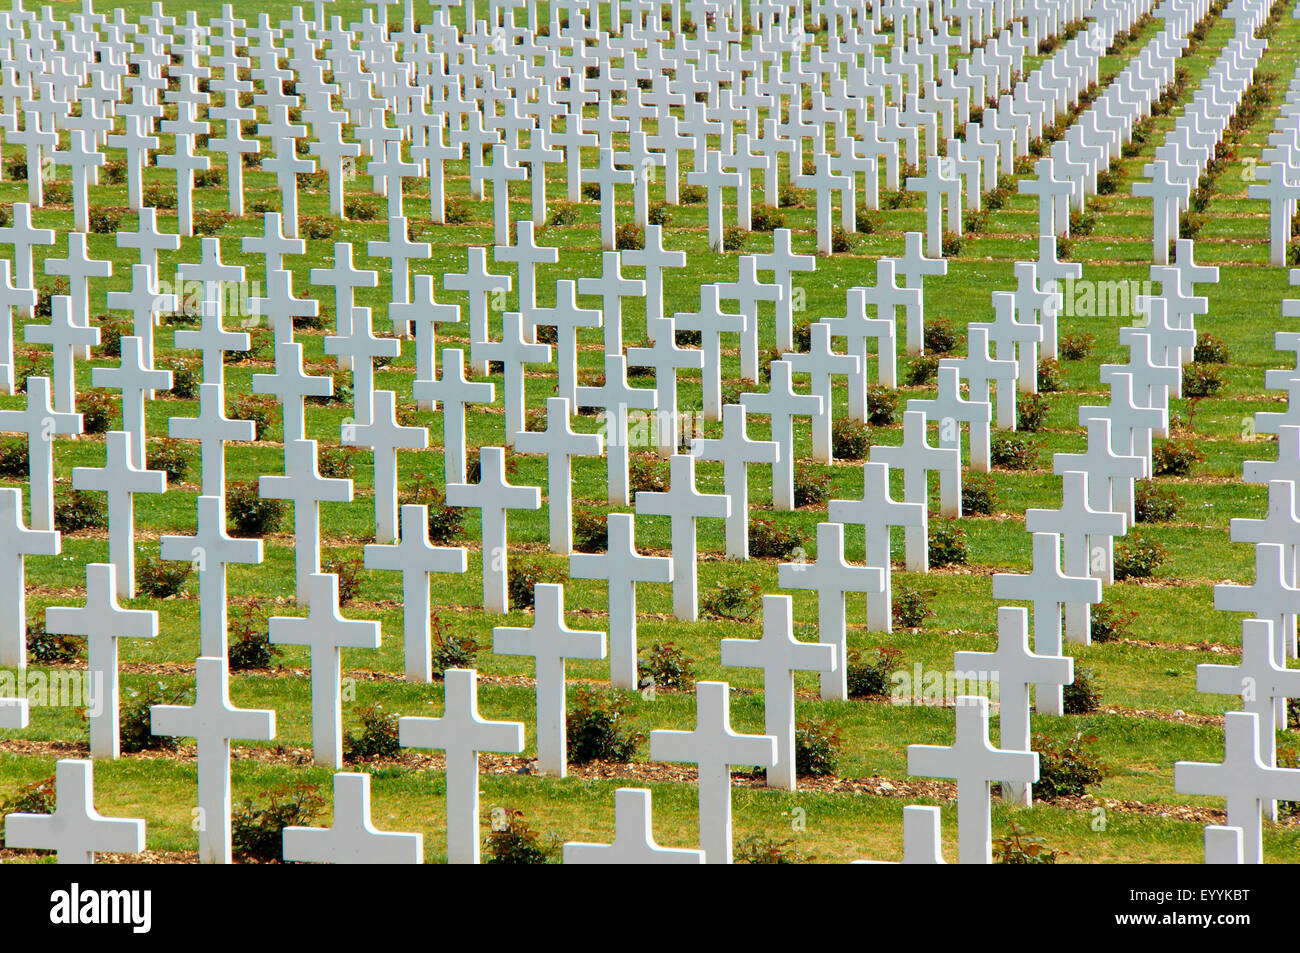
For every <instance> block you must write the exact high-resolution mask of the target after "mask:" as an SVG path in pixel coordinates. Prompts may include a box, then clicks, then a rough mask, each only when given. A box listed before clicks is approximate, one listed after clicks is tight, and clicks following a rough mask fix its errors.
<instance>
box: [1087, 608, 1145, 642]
mask: <svg viewBox="0 0 1300 953" xmlns="http://www.w3.org/2000/svg"><path fill="white" fill-rule="evenodd" d="M1136 618H1137V613H1136V612H1134V611H1133V610H1131V609H1127V610H1126V609H1120V608H1118V607H1117V606H1115V605H1113V604H1112V603H1109V602H1099V603H1098V604H1097V605H1095V606H1092V607H1091V609H1090V610H1089V612H1088V623H1089V632H1090V634H1091V636H1092V641H1093V642H1114V641H1116V640H1118V639H1122V638H1125V637H1126V636H1127V635H1128V630H1129V627H1130V626H1132V624H1133V620H1134V619H1136Z"/></svg>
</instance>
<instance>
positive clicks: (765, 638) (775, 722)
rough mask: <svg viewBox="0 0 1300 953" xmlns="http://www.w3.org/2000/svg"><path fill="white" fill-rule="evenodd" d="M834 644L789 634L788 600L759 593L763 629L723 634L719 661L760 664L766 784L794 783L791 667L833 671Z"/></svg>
mask: <svg viewBox="0 0 1300 953" xmlns="http://www.w3.org/2000/svg"><path fill="white" fill-rule="evenodd" d="M837 663H838V656H837V654H836V647H835V645H834V644H828V643H817V644H814V643H808V642H800V641H798V640H796V639H795V637H794V620H793V601H792V600H791V598H790V597H789V596H764V597H763V635H762V637H761V638H759V639H723V640H722V664H723V665H730V666H739V667H741V668H759V669H762V670H763V732H764V734H767V735H770V736H771V737H773V738H775V739H776V763H775V764H772V765H770V766H768V768H767V784H768V787H772V788H776V789H778V790H780V789H784V790H787V791H793V790H794V789H795V757H794V729H795V711H794V673H795V672H796V671H811V672H821V673H822V674H823V675H825V674H829V673H831V672H833V671H835V667H836V665H837Z"/></svg>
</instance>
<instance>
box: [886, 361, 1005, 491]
mask: <svg viewBox="0 0 1300 953" xmlns="http://www.w3.org/2000/svg"><path fill="white" fill-rule="evenodd" d="M938 378H939V379H938V395H937V396H936V397H934V398H933V399H919V398H916V397H913V398H911V399H909V400H908V402H907V409H908V410H919V411H921V412H922V413H924V414H925V416H926V419H927V420H934V421H937V422H938V424H939V446H940V447H945V448H951V449H954V450H957V451H958V452H960V451H961V425H962V424H963V423H965V424H969V425H970V464H971V469H972V470H976V471H979V472H982V473H988V472H989V468H990V454H991V447H990V433H989V425H990V423H991V422H992V420H993V406H992V405H991V404H990V403H989V402H988V401H974V400H968V399H966V398H965V397H963V396H962V393H961V369H960V368H959V367H957V366H956V364H955V363H952V362H940V364H939V373H938Z"/></svg>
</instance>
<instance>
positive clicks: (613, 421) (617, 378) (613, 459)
mask: <svg viewBox="0 0 1300 953" xmlns="http://www.w3.org/2000/svg"><path fill="white" fill-rule="evenodd" d="M443 359H444V361H445V360H446V357H445V352H444V358H443ZM576 390H577V404H576V406H577V407H579V408H583V407H599V408H601V412H600V417H601V430H602V432H603V435H604V437H605V464H606V470H607V476H606V481H607V483H608V486H609V502H610V503H612V504H614V505H615V506H630V505H631V503H632V493H631V488H630V486H629V477H628V443H629V440H630V437H629V434H628V423H629V414H628V411H629V410H631V409H637V410H654V409H655V407H656V406H657V405H658V402H659V395H658V394H657V393H656V392H655V391H654V390H652V389H650V388H648V387H632V386H630V385H629V384H628V381H627V358H626V357H624V356H623V355H622V354H617V355H611V354H606V355H605V380H604V383H602V384H601V386H600V387H578V388H577V389H576Z"/></svg>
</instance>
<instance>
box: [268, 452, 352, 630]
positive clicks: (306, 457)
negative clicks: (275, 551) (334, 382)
mask: <svg viewBox="0 0 1300 953" xmlns="http://www.w3.org/2000/svg"><path fill="white" fill-rule="evenodd" d="M257 484H258V489H257V492H258V494H259V495H260V496H262V497H264V498H265V499H269V500H291V501H292V502H293V543H294V545H293V550H294V581H295V582H294V585H295V591H296V592H297V596H298V605H299V606H300V607H301V608H304V609H306V608H309V607H310V606H311V591H312V590H311V586H310V579H311V577H312V576H313V575H315V574H317V573H319V572H320V504H321V503H351V502H352V481H351V480H344V479H335V478H332V477H323V476H321V475H320V470H319V469H317V466H316V441H315V440H294V441H292V442H290V443H286V444H285V445H284V476H262V477H258V481H257Z"/></svg>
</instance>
